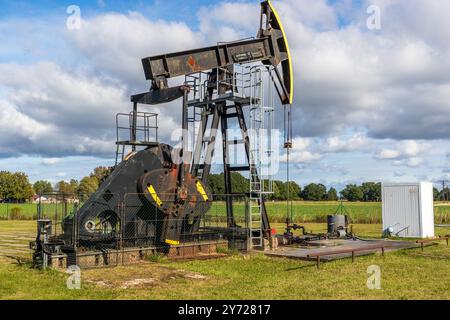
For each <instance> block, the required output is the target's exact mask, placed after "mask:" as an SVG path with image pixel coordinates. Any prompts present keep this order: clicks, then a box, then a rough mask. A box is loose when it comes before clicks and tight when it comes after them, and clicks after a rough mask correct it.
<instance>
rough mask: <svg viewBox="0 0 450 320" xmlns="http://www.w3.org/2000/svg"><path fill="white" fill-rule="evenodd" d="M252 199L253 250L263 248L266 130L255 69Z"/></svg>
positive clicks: (260, 92)
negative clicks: (262, 133)
mask: <svg viewBox="0 0 450 320" xmlns="http://www.w3.org/2000/svg"><path fill="white" fill-rule="evenodd" d="M250 72H251V74H250V77H251V90H250V132H249V138H250V161H249V162H250V163H249V165H250V198H249V202H250V203H249V211H250V212H249V218H248V220H249V233H250V234H249V240H250V247H251V248H252V249H255V248H262V247H263V245H264V239H263V224H262V201H263V198H262V197H263V192H264V189H263V181H262V180H261V177H260V176H259V173H260V172H261V167H262V164H261V152H262V151H263V150H262V149H261V147H262V146H261V129H263V128H264V109H263V103H264V100H263V86H262V77H261V71H260V70H259V69H254V70H251V71H250Z"/></svg>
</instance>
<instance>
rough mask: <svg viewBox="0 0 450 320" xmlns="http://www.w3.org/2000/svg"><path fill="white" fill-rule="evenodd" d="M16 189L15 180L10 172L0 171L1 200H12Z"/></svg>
mask: <svg viewBox="0 0 450 320" xmlns="http://www.w3.org/2000/svg"><path fill="white" fill-rule="evenodd" d="M13 189H14V178H13V175H12V173H11V172H9V171H0V198H1V199H12V198H13Z"/></svg>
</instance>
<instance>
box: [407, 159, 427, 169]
mask: <svg viewBox="0 0 450 320" xmlns="http://www.w3.org/2000/svg"><path fill="white" fill-rule="evenodd" d="M423 163H424V161H423V159H422V158H418V157H413V158H410V159H408V161H407V162H406V165H407V166H408V167H411V168H417V167H420V166H421V165H422V164H423Z"/></svg>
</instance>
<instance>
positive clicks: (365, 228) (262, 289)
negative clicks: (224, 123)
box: [0, 221, 450, 300]
mask: <svg viewBox="0 0 450 320" xmlns="http://www.w3.org/2000/svg"><path fill="white" fill-rule="evenodd" d="M274 226H275V227H282V225H279V224H275V225H274ZM306 227H307V229H308V230H312V231H314V232H319V231H323V230H324V225H323V224H315V223H310V224H306ZM354 228H355V231H356V232H357V233H358V234H360V235H361V236H366V237H375V236H379V234H380V230H381V226H380V225H378V224H371V225H369V224H357V225H355V226H354ZM0 230H2V231H4V232H5V231H7V232H23V233H25V232H29V233H32V232H34V230H35V223H34V222H31V221H0ZM437 232H438V234H448V233H450V229H448V228H447V229H442V228H440V229H437ZM449 262H450V249H449V247H447V246H446V245H445V242H441V243H439V244H437V245H434V246H431V247H428V248H426V249H425V251H424V252H422V251H421V250H420V249H411V250H404V251H399V252H391V253H386V255H385V257H382V256H381V255H379V254H375V255H370V256H364V257H358V258H357V259H356V262H355V263H351V260H350V259H344V260H338V261H333V262H329V263H325V264H323V265H322V267H321V270H317V269H316V267H315V265H314V263H312V262H305V261H297V260H292V259H284V258H269V257H266V256H264V255H262V254H260V253H259V254H252V255H243V254H234V255H230V256H228V257H226V258H221V259H214V260H192V261H168V260H162V261H160V262H158V263H154V262H144V263H140V264H137V265H131V266H126V267H116V268H113V269H97V270H84V271H82V286H81V290H69V289H67V287H66V281H67V278H68V275H67V274H65V273H63V272H59V271H54V270H46V271H40V270H34V269H30V267H29V265H27V264H24V265H17V264H16V263H14V261H13V260H10V259H4V258H0V299H33V300H34V299H89V300H93V299H447V300H448V299H450V263H449ZM371 265H377V266H379V267H380V268H381V289H380V290H370V289H368V288H367V286H366V282H367V279H368V277H369V274H368V273H367V268H368V267H369V266H371Z"/></svg>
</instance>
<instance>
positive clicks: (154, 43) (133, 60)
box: [67, 12, 203, 89]
mask: <svg viewBox="0 0 450 320" xmlns="http://www.w3.org/2000/svg"><path fill="white" fill-rule="evenodd" d="M67 39H68V40H69V41H70V42H72V43H73V45H74V48H75V49H76V50H78V52H79V53H80V54H81V55H82V56H83V57H84V58H85V59H87V60H89V61H91V62H92V63H93V66H94V68H95V69H96V72H98V73H100V74H107V75H109V76H113V77H115V78H116V79H120V80H121V81H126V82H128V84H130V85H131V87H135V86H137V87H138V88H145V87H146V89H148V87H149V84H148V83H146V82H145V77H144V72H143V69H142V63H141V59H142V58H145V57H149V56H152V55H156V54H163V53H168V52H173V51H180V50H186V49H189V48H196V47H198V46H200V45H201V42H202V40H203V37H202V35H201V34H199V33H196V32H194V31H192V30H191V29H190V28H189V27H188V26H187V25H186V24H184V23H182V22H168V21H164V20H156V21H152V20H148V19H147V18H145V17H144V16H142V15H141V14H140V13H137V12H130V13H128V14H120V13H107V14H102V15H98V16H94V17H93V18H91V19H86V20H83V27H82V28H81V29H80V30H76V31H74V32H68V33H67Z"/></svg>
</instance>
